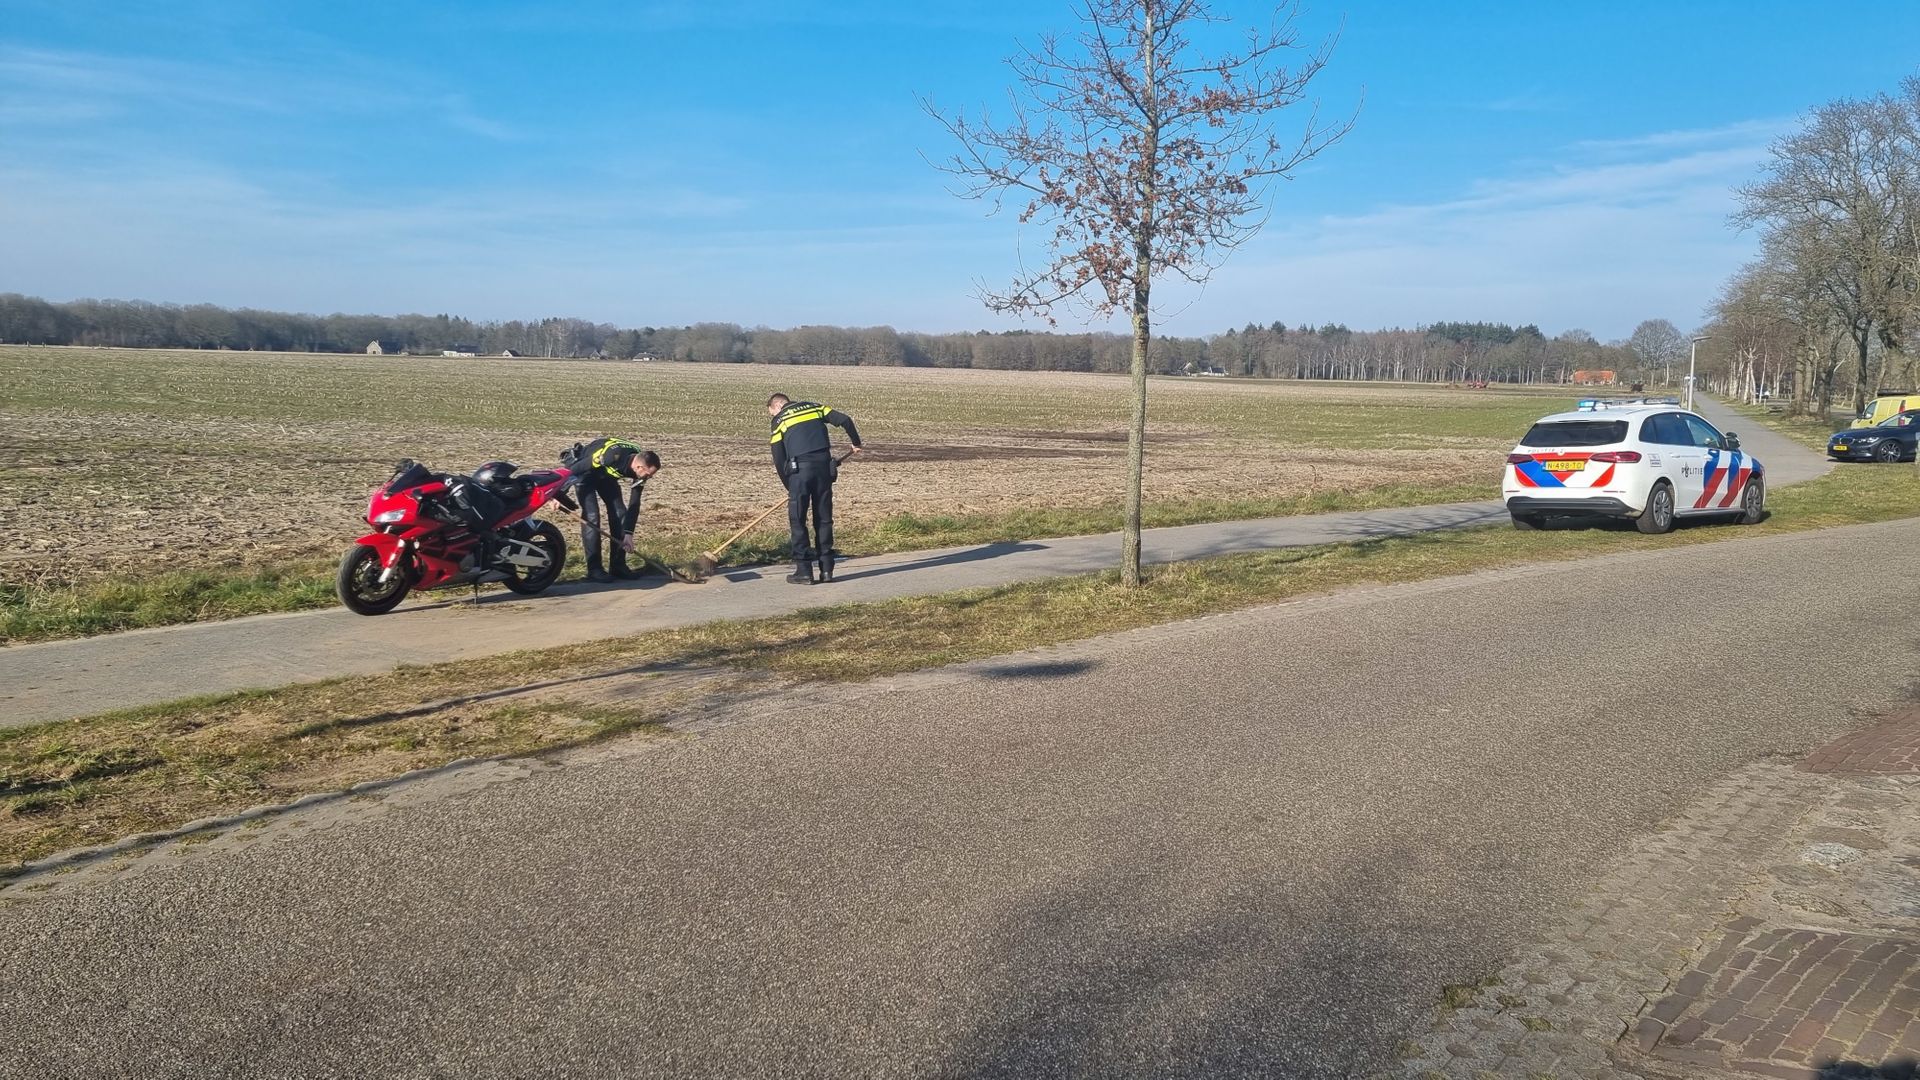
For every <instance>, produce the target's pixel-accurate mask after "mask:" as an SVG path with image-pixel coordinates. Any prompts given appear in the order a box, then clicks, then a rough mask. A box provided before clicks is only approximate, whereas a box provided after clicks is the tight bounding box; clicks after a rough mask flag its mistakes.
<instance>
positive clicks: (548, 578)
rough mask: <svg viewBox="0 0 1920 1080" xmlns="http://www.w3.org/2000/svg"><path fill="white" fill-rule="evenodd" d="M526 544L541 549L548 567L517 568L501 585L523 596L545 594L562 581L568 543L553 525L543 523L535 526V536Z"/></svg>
mask: <svg viewBox="0 0 1920 1080" xmlns="http://www.w3.org/2000/svg"><path fill="white" fill-rule="evenodd" d="M525 542H526V543H529V544H532V545H533V546H534V547H536V548H538V549H540V553H541V554H543V555H545V556H546V557H547V565H546V566H544V567H541V568H540V569H537V570H536V569H533V568H531V567H525V566H515V567H513V568H511V569H510V570H509V571H508V572H507V579H506V580H505V581H503V582H501V584H502V585H505V586H506V587H507V588H509V589H512V590H513V591H514V592H517V593H519V594H520V595H522V596H532V595H533V594H534V593H537V592H545V591H546V590H547V586H549V585H551V584H553V583H554V582H556V581H559V580H560V571H562V570H564V569H566V566H567V541H566V538H565V537H563V536H561V535H560V530H559V529H558V528H556V527H555V526H554V525H553V524H552V523H550V522H545V521H542V522H540V523H539V524H538V525H536V526H534V530H533V535H532V536H529V537H527V538H526V541H525ZM496 565H497V564H496Z"/></svg>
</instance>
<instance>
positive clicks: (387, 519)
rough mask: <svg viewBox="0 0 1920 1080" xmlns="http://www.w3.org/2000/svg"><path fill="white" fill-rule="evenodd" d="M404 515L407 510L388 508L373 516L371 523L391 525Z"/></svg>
mask: <svg viewBox="0 0 1920 1080" xmlns="http://www.w3.org/2000/svg"><path fill="white" fill-rule="evenodd" d="M406 516H407V512H406V511H405V510H388V511H385V512H383V513H381V514H380V515H379V516H378V517H375V518H374V519H373V523H374V524H375V525H391V524H393V523H394V522H396V521H399V520H400V519H401V518H403V517H406Z"/></svg>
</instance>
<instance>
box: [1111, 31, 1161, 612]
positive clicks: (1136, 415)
mask: <svg viewBox="0 0 1920 1080" xmlns="http://www.w3.org/2000/svg"><path fill="white" fill-rule="evenodd" d="M1146 15H1147V17H1146V33H1145V34H1144V35H1143V36H1142V38H1141V46H1140V60H1141V70H1142V71H1143V72H1144V74H1145V78H1144V80H1143V81H1144V82H1145V84H1146V86H1145V96H1146V101H1147V118H1146V119H1147V123H1146V132H1145V135H1146V140H1145V145H1144V146H1142V147H1141V150H1140V163H1139V166H1138V167H1139V169H1140V174H1139V180H1138V183H1139V189H1138V194H1139V198H1140V223H1139V224H1138V225H1137V226H1135V231H1134V234H1133V372H1132V374H1133V418H1132V423H1131V424H1129V425H1128V427H1127V520H1126V524H1125V527H1124V529H1123V530H1122V533H1121V539H1120V583H1121V584H1122V585H1125V586H1126V587H1128V588H1135V587H1137V586H1139V584H1140V477H1141V475H1142V473H1143V472H1145V466H1146V455H1147V348H1148V346H1149V345H1151V344H1152V341H1153V326H1152V319H1151V312H1152V304H1151V303H1150V301H1151V299H1152V295H1153V228H1154V222H1155V214H1154V209H1155V207H1154V197H1155V194H1156V192H1155V186H1154V180H1155V177H1156V175H1157V173H1158V169H1159V163H1160V112H1159V108H1158V104H1157V98H1156V96H1155V95H1156V93H1157V91H1156V90H1155V88H1154V82H1155V80H1154V76H1155V74H1156V73H1157V72H1156V64H1155V59H1154V40H1153V33H1154V30H1153V5H1151V4H1149V5H1147V8H1146Z"/></svg>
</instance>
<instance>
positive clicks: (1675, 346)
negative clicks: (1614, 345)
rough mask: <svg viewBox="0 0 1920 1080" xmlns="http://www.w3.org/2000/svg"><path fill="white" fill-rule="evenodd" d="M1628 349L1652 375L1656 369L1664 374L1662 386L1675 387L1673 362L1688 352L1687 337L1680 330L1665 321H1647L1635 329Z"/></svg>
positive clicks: (1629, 340)
mask: <svg viewBox="0 0 1920 1080" xmlns="http://www.w3.org/2000/svg"><path fill="white" fill-rule="evenodd" d="M1627 348H1628V349H1630V350H1632V352H1633V355H1635V356H1637V357H1639V358H1640V363H1641V366H1643V367H1645V368H1646V369H1647V372H1648V373H1649V374H1651V373H1652V372H1653V370H1654V369H1655V368H1659V369H1661V370H1662V372H1663V373H1664V375H1663V377H1662V379H1661V384H1662V385H1665V386H1672V385H1673V362H1674V361H1675V360H1678V359H1680V357H1681V356H1682V355H1684V354H1685V353H1686V351H1687V337H1686V335H1685V334H1682V333H1681V332H1680V328H1679V327H1677V326H1675V325H1673V324H1672V323H1670V322H1668V321H1667V320H1665V319H1647V320H1645V321H1644V322H1642V323H1641V324H1640V325H1639V326H1636V327H1634V328H1633V336H1632V337H1630V338H1628V339H1627Z"/></svg>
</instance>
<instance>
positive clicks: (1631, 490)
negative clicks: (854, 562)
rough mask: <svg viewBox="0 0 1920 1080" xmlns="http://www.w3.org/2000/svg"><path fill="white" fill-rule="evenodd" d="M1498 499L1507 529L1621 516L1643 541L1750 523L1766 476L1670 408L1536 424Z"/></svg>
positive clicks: (1510, 458)
mask: <svg viewBox="0 0 1920 1080" xmlns="http://www.w3.org/2000/svg"><path fill="white" fill-rule="evenodd" d="M1500 493H1501V496H1502V497H1503V498H1504V499H1505V500H1506V504H1507V512H1508V513H1509V514H1511V515H1513V527H1514V528H1516V529H1538V528H1540V527H1541V526H1542V525H1543V524H1544V523H1545V522H1546V520H1547V519H1548V518H1550V517H1613V518H1625V519H1628V520H1631V521H1632V522H1633V523H1634V525H1635V527H1637V528H1638V529H1639V530H1640V531H1641V532H1643V533H1663V532H1668V531H1671V530H1672V528H1673V526H1674V522H1675V521H1676V520H1678V519H1679V518H1692V517H1707V516H1710V515H1722V516H1728V517H1732V518H1734V519H1736V520H1738V521H1739V522H1741V523H1742V524H1747V525H1751V524H1754V523H1755V522H1758V521H1759V520H1760V519H1761V518H1763V517H1764V516H1765V515H1766V505H1767V487H1766V469H1765V468H1764V467H1763V466H1762V465H1761V464H1760V462H1759V460H1758V459H1756V458H1755V457H1754V456H1753V455H1752V454H1748V453H1744V452H1742V451H1741V449H1740V440H1739V438H1738V437H1737V436H1735V435H1734V433H1733V432H1731V431H1729V432H1726V433H1724V434H1722V433H1721V431H1720V430H1719V429H1718V428H1716V427H1714V426H1713V425H1712V424H1710V423H1708V422H1707V421H1706V419H1705V418H1704V417H1702V416H1700V415H1699V414H1698V413H1693V412H1688V411H1686V410H1685V409H1677V408H1674V407H1673V406H1670V405H1630V406H1625V407H1618V408H1615V407H1608V406H1607V405H1605V404H1602V403H1595V404H1594V405H1592V406H1590V407H1588V408H1584V409H1580V410H1577V411H1575V412H1564V413H1554V414H1553V415H1552V416H1543V417H1541V418H1540V419H1539V420H1537V421H1535V422H1534V425H1533V427H1532V428H1530V429H1528V431H1527V434H1526V436H1525V437H1524V438H1522V439H1521V440H1520V445H1518V446H1516V447H1514V448H1513V453H1511V454H1508V455H1507V471H1506V478H1505V480H1504V482H1503V483H1502V484H1501V487H1500Z"/></svg>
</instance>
